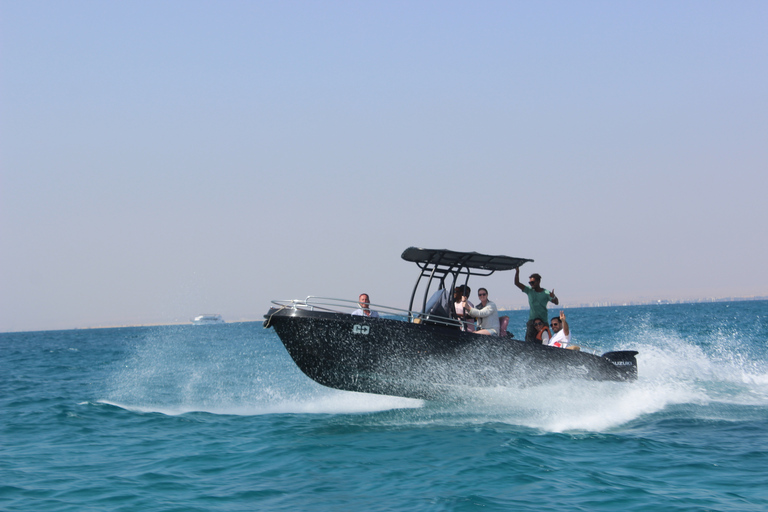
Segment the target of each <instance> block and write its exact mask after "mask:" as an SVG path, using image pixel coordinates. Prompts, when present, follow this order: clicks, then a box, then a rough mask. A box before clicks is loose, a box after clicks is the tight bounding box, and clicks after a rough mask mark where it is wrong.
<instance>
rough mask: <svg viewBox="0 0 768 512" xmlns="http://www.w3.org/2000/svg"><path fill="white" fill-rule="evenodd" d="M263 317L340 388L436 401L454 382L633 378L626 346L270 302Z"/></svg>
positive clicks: (307, 369)
mask: <svg viewBox="0 0 768 512" xmlns="http://www.w3.org/2000/svg"><path fill="white" fill-rule="evenodd" d="M265 318H266V319H267V320H266V321H265V322H264V325H265V327H274V329H275V332H276V333H277V335H278V336H279V337H280V340H281V341H282V342H283V344H284V345H285V348H286V349H287V350H288V353H289V354H290V356H291V358H293V360H294V362H295V363H296V365H297V366H298V367H299V369H301V371H302V372H304V373H305V374H306V375H307V376H308V377H309V378H311V379H312V380H314V381H316V382H318V383H320V384H322V385H324V386H328V387H331V388H335V389H342V390H346V391H359V392H364V393H376V394H382V395H393V396H403V397H410V398H423V399H435V398H440V397H445V396H446V394H452V393H454V392H457V393H458V392H460V391H458V390H457V388H461V389H466V388H467V387H488V386H520V385H528V384H536V383H538V382H543V381H551V380H562V379H570V378H582V379H587V380H599V381H605V380H607V381H628V380H634V379H636V378H637V364H636V361H635V357H634V356H635V354H636V353H637V352H632V351H628V352H609V353H607V354H604V355H603V356H597V355H593V354H587V353H584V352H579V351H573V350H563V349H560V348H554V347H547V346H543V345H538V344H534V343H527V342H524V341H519V340H513V339H510V338H502V337H498V336H482V335H478V334H473V333H467V332H462V331H460V330H458V329H452V328H449V327H445V326H439V325H423V324H416V323H408V322H403V321H399V320H392V319H386V318H368V317H362V316H352V315H348V314H343V313H328V312H318V311H310V310H305V309H292V308H285V309H280V308H272V309H270V310H269V312H268V313H267V315H265Z"/></svg>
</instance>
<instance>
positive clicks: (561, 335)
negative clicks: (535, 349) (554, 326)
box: [549, 329, 571, 348]
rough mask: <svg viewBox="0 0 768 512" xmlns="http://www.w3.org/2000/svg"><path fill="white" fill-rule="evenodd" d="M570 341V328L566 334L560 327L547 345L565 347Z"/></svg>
mask: <svg viewBox="0 0 768 512" xmlns="http://www.w3.org/2000/svg"><path fill="white" fill-rule="evenodd" d="M570 342H571V332H570V330H569V331H568V335H567V336H566V334H565V329H560V331H559V332H558V333H556V334H555V335H554V336H552V339H550V340H549V346H550V347H559V348H565V347H567V346H568V344H569V343H570Z"/></svg>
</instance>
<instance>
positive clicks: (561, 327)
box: [549, 311, 581, 350]
mask: <svg viewBox="0 0 768 512" xmlns="http://www.w3.org/2000/svg"><path fill="white" fill-rule="evenodd" d="M549 325H550V327H552V332H554V333H555V335H554V336H552V339H551V340H549V346H550V347H558V348H567V349H568V350H580V349H581V347H579V346H578V345H571V328H570V327H569V326H568V322H567V321H566V320H565V311H561V312H560V317H559V318H558V317H556V316H553V317H552V320H550V323H549Z"/></svg>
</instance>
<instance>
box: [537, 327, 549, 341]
mask: <svg viewBox="0 0 768 512" xmlns="http://www.w3.org/2000/svg"><path fill="white" fill-rule="evenodd" d="M544 331H547V334H549V339H552V333H551V332H550V330H549V327H547V326H546V325H545V326H544V327H542V328H541V330H539V332H538V333H536V340H537V341H538V342H539V343H541V335H542V334H543V333H544Z"/></svg>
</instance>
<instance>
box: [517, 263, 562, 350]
mask: <svg viewBox="0 0 768 512" xmlns="http://www.w3.org/2000/svg"><path fill="white" fill-rule="evenodd" d="M528 284H529V285H530V286H526V285H524V284H523V283H521V282H520V267H517V268H516V269H515V286H517V287H518V288H520V289H521V290H522V291H523V293H525V294H526V295H528V305H529V306H530V308H531V312H530V314H529V315H528V323H527V324H526V329H525V341H537V340H536V334H538V331H537V329H536V327H535V326H534V325H533V323H534V322H535V321H536V319H537V318H538V319H539V320H541V321H542V322H544V324H545V325H546V324H547V302H551V303H552V304H554V305H558V304H560V301H559V300H558V299H557V297H555V290H554V288H553V289H552V291H551V292H550V291H549V290H545V289H544V288H542V287H541V276H540V275H539V274H531V277H530V278H529V279H528ZM539 343H540V342H539Z"/></svg>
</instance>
